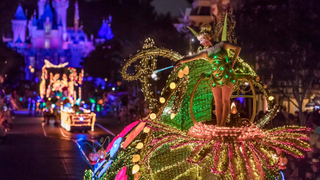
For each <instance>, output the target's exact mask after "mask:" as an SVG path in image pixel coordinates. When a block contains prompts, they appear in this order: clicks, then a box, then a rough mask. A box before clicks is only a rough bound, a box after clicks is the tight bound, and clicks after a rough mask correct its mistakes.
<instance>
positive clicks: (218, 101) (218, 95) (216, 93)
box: [212, 86, 222, 126]
mask: <svg viewBox="0 0 320 180" xmlns="http://www.w3.org/2000/svg"><path fill="white" fill-rule="evenodd" d="M212 94H213V98H214V102H215V106H216V117H217V125H218V126H221V122H222V119H221V115H222V90H221V88H220V87H219V86H216V87H215V88H212Z"/></svg>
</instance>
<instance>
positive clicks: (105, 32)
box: [98, 21, 113, 40]
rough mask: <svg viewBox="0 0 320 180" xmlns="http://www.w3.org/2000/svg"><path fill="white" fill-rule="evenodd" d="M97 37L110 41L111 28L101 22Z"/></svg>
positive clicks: (106, 23)
mask: <svg viewBox="0 0 320 180" xmlns="http://www.w3.org/2000/svg"><path fill="white" fill-rule="evenodd" d="M98 35H99V36H100V37H101V38H103V39H107V40H110V39H112V38H113V33H112V30H111V27H110V26H109V24H108V21H107V22H105V21H104V22H103V24H102V26H101V28H100V30H99V32H98Z"/></svg>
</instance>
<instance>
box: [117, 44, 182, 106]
mask: <svg viewBox="0 0 320 180" xmlns="http://www.w3.org/2000/svg"><path fill="white" fill-rule="evenodd" d="M159 56H160V57H165V58H168V59H170V60H172V61H178V60H179V59H181V58H182V56H181V55H180V54H179V53H177V52H175V51H173V50H169V49H165V48H157V47H156V46H155V43H154V41H153V39H151V38H148V39H146V40H145V42H144V45H143V48H142V50H141V51H138V52H137V53H135V54H134V55H132V56H131V57H129V59H128V60H127V61H126V63H125V64H124V66H123V68H122V71H121V74H122V77H123V78H124V79H125V80H128V81H134V80H138V79H139V80H140V82H141V85H142V92H143V93H144V96H145V98H146V101H147V103H148V105H149V108H150V109H154V108H155V106H156V104H157V102H158V100H156V99H155V98H154V94H153V92H152V91H151V90H150V86H151V84H150V81H149V78H150V77H151V75H152V73H153V71H155V70H156V68H157V59H156V58H157V57H159ZM139 60H140V63H139V65H136V66H135V72H134V73H133V74H129V73H128V72H127V71H128V68H129V67H130V66H131V65H132V64H133V63H135V62H136V61H139Z"/></svg>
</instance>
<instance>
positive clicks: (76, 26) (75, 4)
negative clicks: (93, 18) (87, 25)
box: [73, 1, 80, 33]
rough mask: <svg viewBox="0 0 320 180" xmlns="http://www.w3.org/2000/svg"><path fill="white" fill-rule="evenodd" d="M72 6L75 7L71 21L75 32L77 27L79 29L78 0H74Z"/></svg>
mask: <svg viewBox="0 0 320 180" xmlns="http://www.w3.org/2000/svg"><path fill="white" fill-rule="evenodd" d="M74 8H75V10H74V21H73V23H74V30H75V32H76V33H77V32H78V29H79V19H80V18H79V5H78V1H76V2H75V3H74Z"/></svg>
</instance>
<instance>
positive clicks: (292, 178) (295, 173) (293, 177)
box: [286, 161, 299, 180]
mask: <svg viewBox="0 0 320 180" xmlns="http://www.w3.org/2000/svg"><path fill="white" fill-rule="evenodd" d="M286 177H287V178H286V179H287V180H298V178H299V168H298V167H297V166H296V162H295V161H292V162H290V169H288V174H287V176H286Z"/></svg>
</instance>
